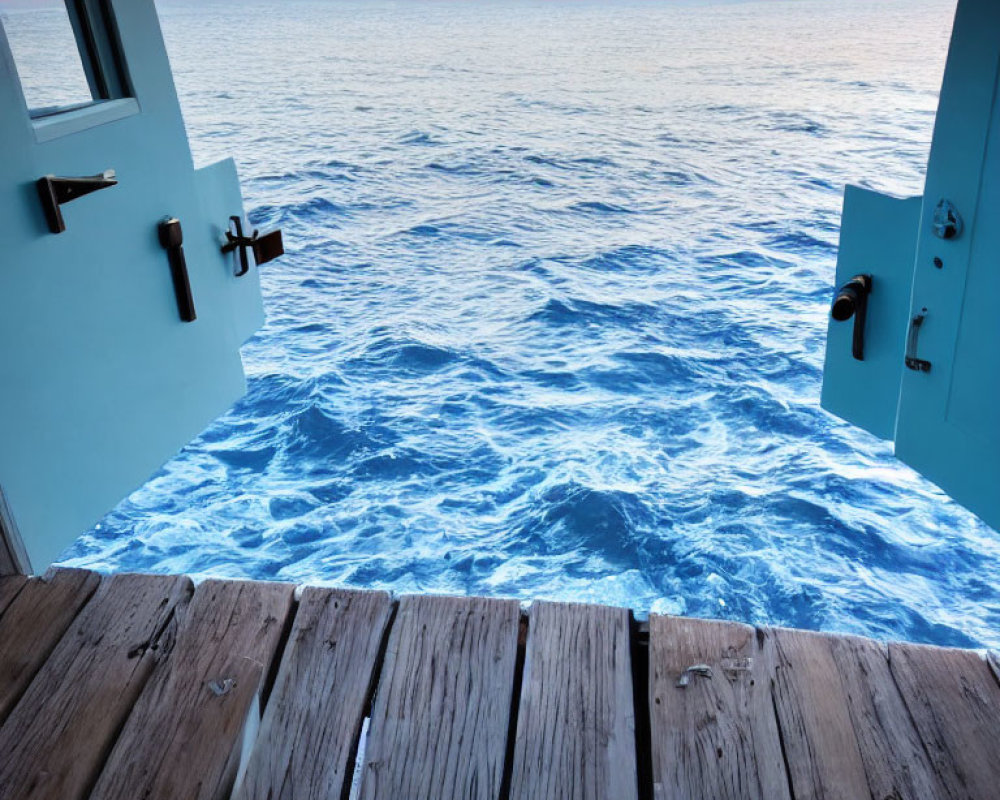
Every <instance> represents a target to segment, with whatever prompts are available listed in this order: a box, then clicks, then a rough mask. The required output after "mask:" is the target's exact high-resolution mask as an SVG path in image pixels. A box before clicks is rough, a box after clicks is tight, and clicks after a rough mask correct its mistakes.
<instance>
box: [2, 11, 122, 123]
mask: <svg viewBox="0 0 1000 800" xmlns="http://www.w3.org/2000/svg"><path fill="white" fill-rule="evenodd" d="M0 25H2V26H3V31H4V33H5V34H6V39H7V43H8V45H9V47H10V51H11V55H12V56H13V58H14V64H15V65H16V67H17V73H18V76H19V78H20V80H21V88H22V90H23V92H24V99H25V101H26V103H27V106H28V110H29V111H30V113H31V116H32V117H45V116H50V115H52V114H55V113H59V112H61V111H67V110H70V109H74V108H78V107H80V106H82V105H89V104H90V103H93V102H95V101H98V100H111V99H115V98H120V97H126V96H128V95H129V94H130V92H129V91H128V82H127V79H126V77H125V74H124V69H123V66H122V61H121V58H120V47H119V46H118V40H117V35H116V33H115V29H114V24H113V18H112V16H111V13H110V7H109V5H108V3H107V0H69V2H64V0H0Z"/></svg>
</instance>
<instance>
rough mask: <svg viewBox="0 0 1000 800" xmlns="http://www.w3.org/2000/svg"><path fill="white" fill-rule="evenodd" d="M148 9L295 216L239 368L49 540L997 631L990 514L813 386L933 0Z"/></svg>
mask: <svg viewBox="0 0 1000 800" xmlns="http://www.w3.org/2000/svg"><path fill="white" fill-rule="evenodd" d="M159 8H160V12H161V16H162V23H163V28H164V33H165V36H166V39H167V43H168V48H169V51H170V55H171V59H172V61H173V65H174V69H175V72H176V79H177V84H178V90H179V93H180V97H181V102H182V105H183V108H184V112H185V117H186V120H187V124H188V128H189V132H190V135H191V138H192V145H193V148H194V151H195V155H196V160H197V161H198V162H199V163H208V162H210V161H213V160H216V159H218V158H222V157H225V156H227V155H230V154H231V155H234V156H235V157H236V160H237V162H238V164H239V167H240V171H241V174H242V177H243V180H244V185H245V194H246V199H247V207H248V209H250V213H251V216H252V218H253V220H254V221H255V222H256V223H258V224H259V225H261V226H262V227H263V226H272V225H277V226H280V227H281V228H282V229H283V231H284V234H285V242H286V247H287V251H288V253H287V255H286V257H285V258H284V259H282V260H281V261H278V262H275V263H273V264H269V265H267V266H266V267H264V268H263V270H262V280H263V286H264V292H265V299H266V303H267V310H268V323H267V326H266V327H265V328H264V329H263V330H262V331H261V332H260V334H259V335H258V336H256V337H255V338H254V339H253V340H252V341H251V342H250V343H249V344H248V345H247V347H246V349H245V351H244V360H245V363H246V368H247V372H248V375H249V392H248V394H247V396H246V398H245V399H244V400H243V401H242V402H241V403H239V405H238V406H236V408H234V409H233V410H232V412H231V413H229V414H228V415H227V416H225V417H224V418H222V419H221V420H219V421H218V422H217V423H216V424H214V425H213V426H212V427H211V428H210V429H209V430H207V431H206V432H205V433H204V434H203V435H202V436H201V437H200V438H199V439H198V440H196V441H195V442H193V443H192V444H191V445H190V446H189V447H188V448H186V449H185V450H184V451H183V452H182V453H181V454H180V455H178V456H177V457H176V458H175V459H174V460H172V461H171V462H170V463H168V464H167V465H166V466H165V467H164V469H163V470H162V471H161V472H160V473H158V474H157V475H156V476H155V477H153V479H152V480H150V481H149V483H148V484H147V485H146V486H144V487H143V488H141V489H140V490H139V491H137V492H135V493H134V494H133V495H132V496H131V497H129V498H128V499H127V500H125V501H124V502H123V503H122V504H121V505H120V506H119V507H118V508H116V509H115V510H114V511H113V512H112V513H111V514H109V515H108V516H107V518H106V519H104V520H103V521H102V522H101V523H100V525H98V526H96V527H95V528H94V529H93V530H91V531H89V532H86V533H84V535H82V536H81V537H80V539H79V540H78V541H77V543H76V544H75V545H74V546H73V547H72V548H71V549H70V550H69V551H68V552H67V553H66V562H67V563H69V564H73V565H79V566H87V567H92V568H99V569H103V570H143V571H162V572H174V571H183V572H189V573H192V574H195V575H199V576H206V575H213V576H238V577H249V578H263V579H277V580H290V581H314V582H327V583H333V584H339V585H345V586H361V587H375V588H383V589H390V590H394V591H397V592H448V593H469V594H486V595H507V596H514V597H519V598H523V599H526V600H527V599H531V598H538V597H544V598H560V599H568V600H580V601H595V602H603V603H612V604H622V605H628V606H631V607H633V608H635V609H637V610H638V611H639V612H641V613H645V612H648V611H651V610H652V611H658V612H670V613H680V614H688V615H693V616H703V617H721V618H729V619H736V620H743V621H748V622H753V623H775V624H783V625H793V626H799V627H805V628H813V629H820V630H827V631H847V632H854V633H861V634H867V635H872V636H876V637H881V638H888V637H891V638H904V639H911V640H916V641H925V642H934V643H939V644H956V645H991V646H997V645H1000V633H998V630H1000V590H998V585H1000V535H998V534H997V533H996V532H994V531H992V530H991V529H989V528H987V527H986V526H984V525H982V524H981V523H979V522H978V521H977V520H976V519H975V518H974V517H973V516H972V515H971V514H969V513H968V512H966V511H964V510H963V509H962V508H960V507H958V506H957V505H955V504H954V503H952V502H951V501H949V500H948V499H947V498H946V497H945V496H943V495H942V494H941V493H940V492H939V491H937V490H936V489H935V488H934V487H933V486H931V485H930V484H928V483H927V482H925V481H923V480H922V479H921V478H919V477H918V476H917V475H915V474H914V473H913V472H912V471H910V470H908V469H907V468H905V467H903V466H901V465H900V464H899V463H897V462H896V461H895V460H894V459H893V458H892V455H891V448H890V447H889V446H888V445H886V444H884V443H881V442H878V441H876V440H875V439H873V438H872V437H870V436H868V435H866V434H864V433H862V432H860V431H858V430H856V429H854V428H852V427H851V426H849V425H847V424H845V423H843V422H840V421H838V420H837V419H835V418H833V417H831V416H830V415H828V414H827V413H825V412H824V411H822V410H821V409H820V408H819V403H818V398H819V393H820V385H821V379H822V375H821V370H822V360H823V351H824V338H825V328H826V318H827V313H828V303H829V299H830V290H831V283H832V280H833V271H834V264H835V259H836V249H837V237H838V225H839V212H840V204H841V196H842V192H843V187H844V185H845V184H846V183H857V184H861V185H865V186H870V187H873V188H877V189H880V190H883V191H887V192H892V193H895V194H899V195H907V194H918V193H919V192H920V191H921V187H922V181H923V172H924V168H925V164H926V158H927V152H928V147H929V142H930V137H931V130H932V123H933V116H934V110H935V106H936V99H937V90H938V88H939V84H940V80H941V72H942V69H943V65H944V58H945V54H946V49H947V41H948V35H949V32H950V27H951V17H952V14H953V11H954V0H882V2H870V1H869V0H797V1H794V0H792V1H787V2H786V1H785V0H771V1H770V2H748V3H740V2H736V3H722V2H710V1H709V0H704V1H702V2H698V1H694V2H668V1H667V0H664V1H663V2H656V1H655V0H648V1H647V2H572V1H571V0H545V1H541V0H540V1H538V2H526V1H521V0H493V1H492V2H487V1H486V0H451V2H435V1H432V0H406V1H404V0H397V2H384V0H371V1H370V2H369V1H367V0H366V1H365V2H336V1H331V2H319V1H316V0H283V2H281V3H280V4H279V3H273V2H260V0H248V1H247V2H223V1H222V0H197V1H196V0H173V1H172V2H162V3H161V4H160V5H159Z"/></svg>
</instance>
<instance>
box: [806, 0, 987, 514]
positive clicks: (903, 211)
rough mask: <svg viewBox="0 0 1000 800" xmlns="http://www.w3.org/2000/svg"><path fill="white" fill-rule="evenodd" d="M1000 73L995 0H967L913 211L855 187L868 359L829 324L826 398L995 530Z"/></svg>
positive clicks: (850, 258)
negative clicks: (865, 280) (866, 286)
mask: <svg viewBox="0 0 1000 800" xmlns="http://www.w3.org/2000/svg"><path fill="white" fill-rule="evenodd" d="M998 70H1000V3H998V2H996V0H960V2H959V4H958V10H957V15H956V18H955V25H954V31H953V34H952V42H951V48H950V50H949V54H948V62H947V67H946V70H945V77H944V83H943V86H942V89H941V99H940V105H939V109H938V116H937V121H936V124H935V129H934V140H933V144H932V147H931V154H930V160H929V163H928V168H927V181H926V186H925V192H924V197H923V203H922V204H921V205H920V207H919V215H917V213H916V212H917V205H916V204H915V201H893V200H891V199H889V198H879V197H878V196H876V195H873V194H872V193H868V192H862V191H861V190H848V194H847V197H846V202H845V211H844V219H843V227H842V231H841V255H840V261H839V265H838V282H839V283H838V285H840V283H842V282H843V281H845V280H849V279H850V277H851V276H852V275H853V274H856V273H857V272H859V271H870V272H871V273H872V274H873V276H874V282H873V284H872V293H871V296H870V308H869V309H868V311H869V316H868V321H867V334H866V349H867V350H869V352H870V358H869V357H868V355H867V354H866V356H865V359H864V360H863V361H859V360H857V359H854V358H852V355H851V353H850V347H849V342H848V336H849V334H848V327H847V324H846V322H845V321H837V320H836V319H831V321H830V332H829V337H828V342H827V363H826V370H825V374H824V386H823V404H824V406H825V407H826V408H828V409H830V410H831V411H833V412H834V413H837V414H839V415H841V416H843V417H844V418H845V419H847V420H849V421H851V422H854V423H856V424H858V425H860V426H862V427H865V428H867V429H868V430H870V431H872V432H873V433H876V434H877V435H879V436H883V437H885V438H889V439H894V440H895V446H896V455H897V456H898V457H899V458H900V459H901V460H903V461H905V462H906V463H908V464H910V465H911V466H912V467H914V468H915V469H917V470H918V471H920V472H921V473H922V474H924V475H925V476H927V477H928V478H930V479H931V480H933V481H934V482H935V483H937V484H938V485H939V486H940V487H941V488H943V489H944V490H945V491H946V492H948V493H949V494H950V495H951V496H952V497H954V498H955V499H957V500H958V501H959V502H961V503H962V504H964V505H965V506H967V507H968V508H969V509H971V510H972V511H974V512H975V513H976V514H978V515H979V516H980V517H982V518H983V519H984V520H985V521H986V522H988V523H989V524H990V525H992V526H993V527H995V528H998V529H1000V105H998V103H997V91H998ZM914 249H915V257H914ZM847 322H849V321H847ZM894 397H895V398H896V402H893V398H894Z"/></svg>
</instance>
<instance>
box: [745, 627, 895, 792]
mask: <svg viewBox="0 0 1000 800" xmlns="http://www.w3.org/2000/svg"><path fill="white" fill-rule="evenodd" d="M763 636H764V641H763V645H762V652H763V656H764V659H765V661H766V662H767V665H768V669H769V670H770V671H771V675H772V691H773V693H774V694H773V697H774V707H775V711H776V713H777V717H778V725H779V728H780V730H781V735H782V742H783V745H784V751H785V763H786V768H787V770H788V773H789V778H790V780H791V787H792V791H793V793H794V795H795V798H796V800H807V798H823V799H824V800H868V798H870V797H871V794H870V792H869V790H868V778H867V776H866V774H865V762H864V759H863V758H862V755H861V748H860V746H859V745H858V740H857V736H856V735H855V733H854V726H853V724H852V721H851V714H850V710H849V707H848V703H847V697H846V696H845V691H844V687H843V684H842V683H841V680H840V668H839V666H838V665H837V663H836V661H835V660H834V658H833V654H832V652H831V651H830V646H829V640H828V637H826V636H824V635H822V634H816V633H807V632H805V631H795V630H788V629H782V628H766V629H764V630H763ZM878 800H882V798H879V799H878Z"/></svg>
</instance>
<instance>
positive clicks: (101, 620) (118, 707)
mask: <svg viewBox="0 0 1000 800" xmlns="http://www.w3.org/2000/svg"><path fill="white" fill-rule="evenodd" d="M190 593H191V582H190V581H189V580H188V579H187V578H182V577H168V576H152V575H113V576H110V577H106V578H104V579H103V580H102V581H101V585H100V586H99V587H98V589H97V591H96V592H95V593H94V596H93V597H92V598H91V600H90V602H89V603H87V605H86V606H84V608H83V610H82V611H81V612H80V614H79V615H78V616H77V618H76V619H75V620H74V621H73V623H72V625H70V627H69V628H68V629H67V631H66V633H65V634H64V635H63V637H62V639H61V640H60V641H59V644H58V645H56V648H55V650H54V651H53V652H52V654H51V655H50V656H49V658H48V660H47V661H46V662H45V664H44V665H43V666H42V668H41V669H40V670H39V671H38V674H37V675H36V676H35V679H34V680H33V681H32V682H31V684H30V685H29V686H28V689H27V691H26V692H25V693H24V695H23V697H22V698H21V700H20V701H19V702H18V704H17V705H16V706H15V707H14V710H13V711H12V712H11V713H10V716H8V718H7V720H6V722H5V723H4V724H3V726H2V727H0V800H34V799H36V798H37V800H52V798H59V800H82V798H84V797H86V795H87V792H88V790H89V789H90V787H91V786H92V785H93V783H94V781H95V780H96V778H97V772H98V770H99V768H100V765H101V764H102V763H103V761H104V758H105V756H106V755H107V752H108V750H109V749H110V748H111V746H112V744H113V741H114V736H115V734H116V733H117V731H118V729H119V728H120V727H121V725H122V723H123V722H124V720H125V717H126V716H127V715H128V712H129V711H130V710H131V708H132V704H133V703H134V701H135V698H136V696H137V695H138V694H139V692H140V691H141V690H142V687H143V685H144V684H145V682H146V679H147V678H148V676H149V673H150V671H151V670H152V669H153V666H154V664H155V661H156V658H157V655H158V651H160V650H169V639H170V636H169V628H170V621H171V618H172V615H173V613H174V610H175V608H177V606H178V605H179V604H181V603H184V602H186V601H187V598H188V597H189V596H190Z"/></svg>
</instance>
